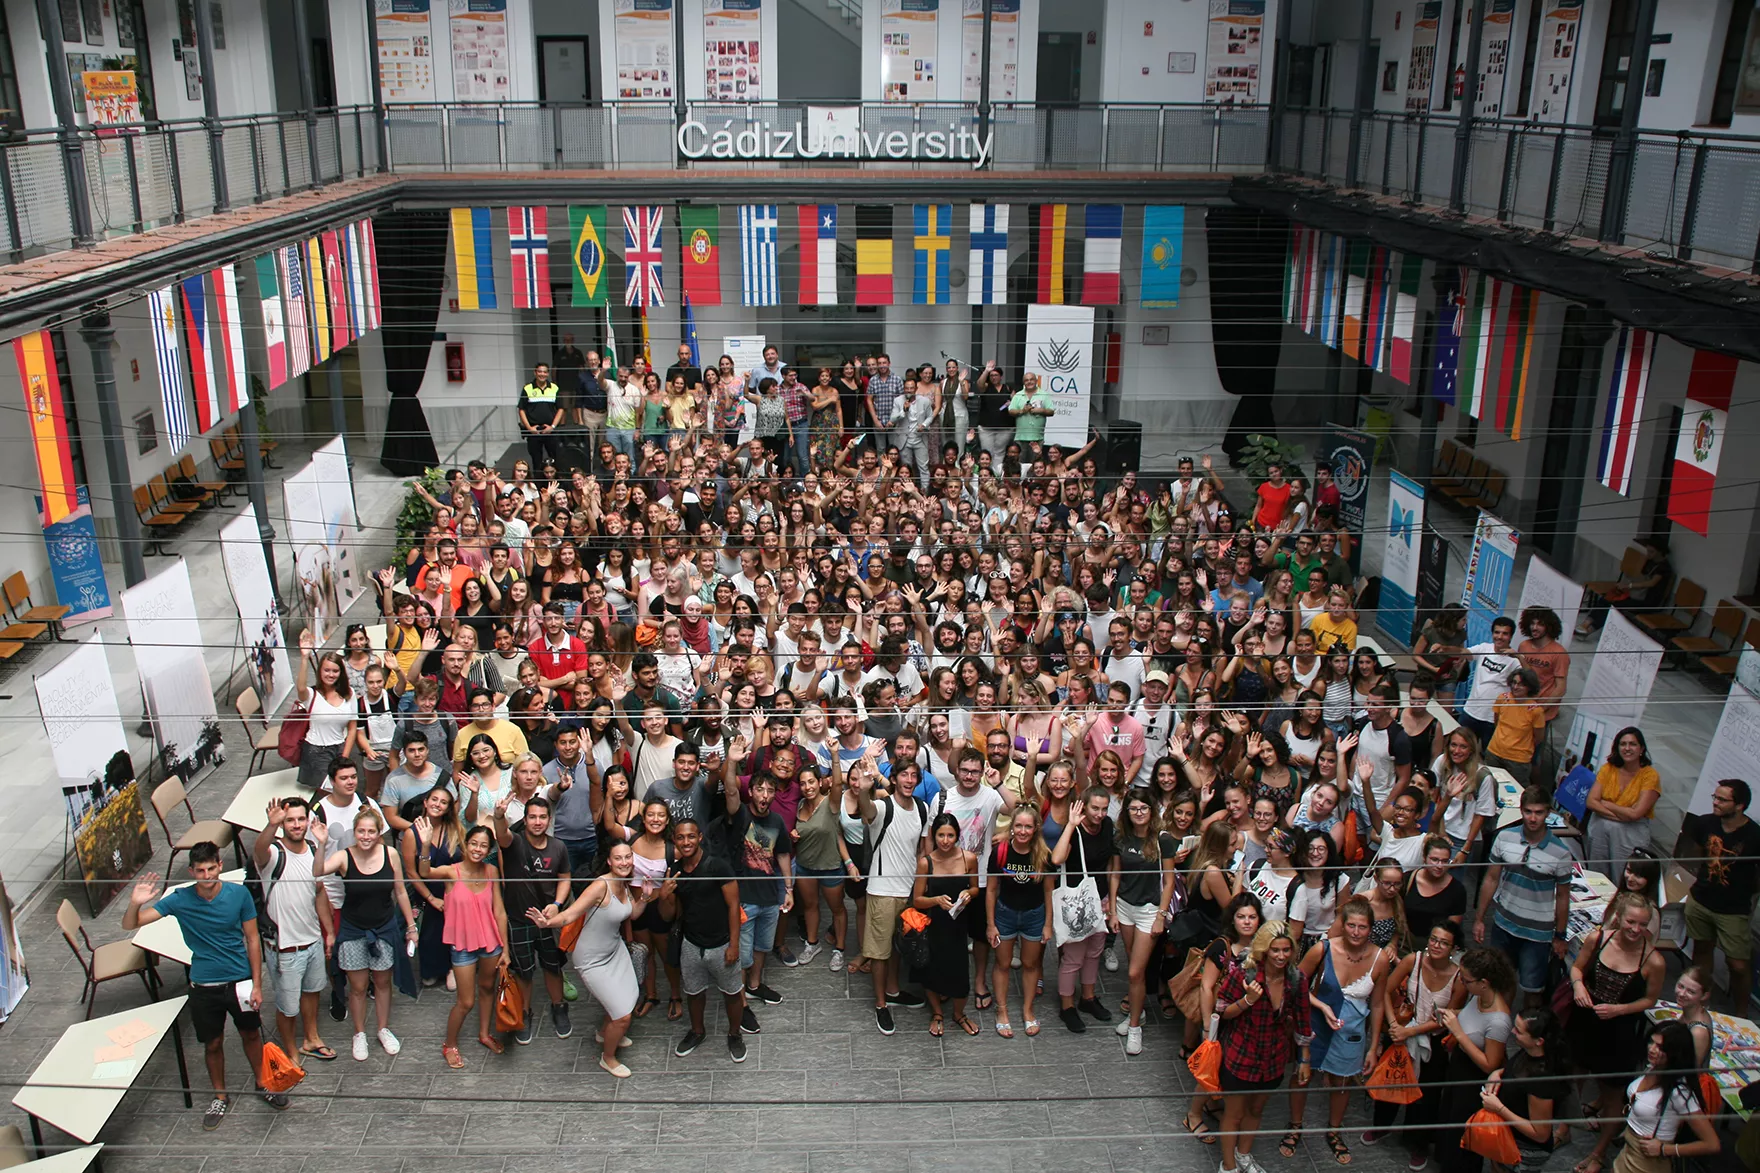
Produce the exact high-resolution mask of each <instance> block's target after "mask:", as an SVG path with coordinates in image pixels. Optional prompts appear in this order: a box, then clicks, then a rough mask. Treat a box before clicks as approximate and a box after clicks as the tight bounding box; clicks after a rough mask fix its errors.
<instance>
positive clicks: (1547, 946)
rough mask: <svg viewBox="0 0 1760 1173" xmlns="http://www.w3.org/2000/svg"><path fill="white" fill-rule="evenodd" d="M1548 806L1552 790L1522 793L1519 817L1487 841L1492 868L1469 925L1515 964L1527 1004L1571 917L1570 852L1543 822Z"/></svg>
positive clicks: (1559, 950)
mask: <svg viewBox="0 0 1760 1173" xmlns="http://www.w3.org/2000/svg"><path fill="white" fill-rule="evenodd" d="M1551 810H1552V794H1551V792H1550V791H1549V790H1547V789H1546V787H1544V786H1530V787H1528V788H1527V789H1526V790H1524V791H1522V821H1521V822H1519V823H1511V824H1510V825H1509V826H1507V827H1505V828H1503V829H1502V830H1501V831H1499V832H1498V833H1497V837H1496V838H1495V839H1493V840H1492V841H1491V861H1490V866H1489V867H1487V868H1486V869H1485V879H1484V881H1483V883H1482V884H1481V885H1480V888H1479V911H1478V914H1477V917H1476V919H1475V920H1474V923H1473V940H1474V941H1475V942H1477V943H1478V944H1481V945H1483V944H1489V945H1490V946H1491V947H1492V948H1494V949H1496V950H1498V951H1499V952H1502V953H1505V954H1507V955H1508V956H1509V958H1510V960H1512V961H1514V962H1515V964H1516V974H1517V978H1518V980H1519V982H1520V985H1521V987H1522V992H1523V994H1524V995H1526V997H1527V1000H1528V1003H1529V1005H1531V1006H1537V1005H1539V1004H1540V996H1541V991H1542V990H1544V989H1545V988H1546V968H1547V963H1548V961H1549V956H1557V957H1561V958H1562V957H1563V956H1564V954H1565V942H1566V932H1565V929H1566V925H1567V924H1568V923H1569V919H1570V897H1571V864H1572V859H1571V853H1570V849H1569V848H1567V847H1566V846H1565V845H1564V842H1563V841H1562V840H1560V839H1559V837H1558V836H1557V835H1554V834H1553V833H1552V831H1551V829H1550V828H1548V827H1547V825H1546V816H1547V814H1549V813H1550V812H1551ZM1487 918H1489V919H1490V921H1491V924H1490V926H1489V935H1488V934H1487V926H1486V920H1487Z"/></svg>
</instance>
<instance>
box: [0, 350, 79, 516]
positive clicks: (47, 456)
mask: <svg viewBox="0 0 1760 1173" xmlns="http://www.w3.org/2000/svg"><path fill="white" fill-rule="evenodd" d="M12 353H13V355H14V357H16V358H17V359H18V382H19V385H20V386H21V387H23V388H24V405H25V410H26V412H27V413H28V414H29V415H30V420H31V440H32V442H33V443H34V445H35V446H36V451H37V476H38V478H39V480H41V482H42V485H43V524H44V525H54V524H55V523H56V522H58V521H60V520H61V519H62V518H64V517H66V516H67V515H68V514H70V513H72V512H73V511H74V510H75V509H76V508H78V507H79V487H78V486H77V485H75V484H74V482H73V449H72V447H71V446H70V445H69V444H68V442H67V409H66V407H65V406H64V405H63V403H62V401H61V377H60V375H58V374H57V373H56V371H55V349H54V347H53V346H52V345H50V342H49V331H47V330H38V331H37V332H36V333H35V334H26V335H25V336H24V337H23V338H15V339H13V342H12Z"/></svg>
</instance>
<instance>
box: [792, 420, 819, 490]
mask: <svg viewBox="0 0 1760 1173" xmlns="http://www.w3.org/2000/svg"><path fill="white" fill-rule="evenodd" d="M788 451H789V462H790V463H791V464H793V465H794V475H795V477H796V479H799V478H800V477H804V476H806V475H807V473H808V472H810V471H812V468H813V448H812V441H811V439H810V438H809V437H808V435H807V421H806V420H804V419H803V420H802V421H801V422H800V423H798V424H795V425H794V440H793V442H791V443H790V444H789V446H788Z"/></svg>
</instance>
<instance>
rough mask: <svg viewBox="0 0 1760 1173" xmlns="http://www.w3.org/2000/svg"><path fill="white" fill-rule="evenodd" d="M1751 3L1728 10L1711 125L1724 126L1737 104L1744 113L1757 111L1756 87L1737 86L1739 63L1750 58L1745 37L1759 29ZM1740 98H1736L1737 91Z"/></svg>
mask: <svg viewBox="0 0 1760 1173" xmlns="http://www.w3.org/2000/svg"><path fill="white" fill-rule="evenodd" d="M1754 7H1755V6H1754V3H1753V0H1735V2H1734V3H1733V4H1731V5H1730V9H1729V26H1728V27H1727V28H1725V29H1724V30H1723V54H1722V56H1721V58H1720V59H1719V61H1718V63H1717V88H1716V89H1715V90H1713V91H1712V94H1711V116H1710V117H1709V118H1707V119H1706V120H1705V121H1706V122H1707V123H1708V124H1709V125H1711V126H1728V125H1729V123H1730V116H1731V115H1733V114H1734V113H1735V111H1736V107H1737V105H1738V102H1739V104H1740V105H1741V107H1742V108H1743V109H1744V110H1754V109H1760V86H1756V85H1753V84H1750V85H1748V86H1743V85H1741V80H1742V72H1743V71H1742V63H1743V60H1744V59H1750V60H1751V59H1752V58H1753V56H1754V54H1753V53H1752V52H1749V51H1747V50H1748V38H1749V36H1750V35H1751V34H1752V33H1754V32H1757V31H1760V28H1756V25H1757V24H1760V22H1756V21H1755V20H1754ZM1738 90H1740V91H1742V98H1741V99H1738V98H1737V91H1738Z"/></svg>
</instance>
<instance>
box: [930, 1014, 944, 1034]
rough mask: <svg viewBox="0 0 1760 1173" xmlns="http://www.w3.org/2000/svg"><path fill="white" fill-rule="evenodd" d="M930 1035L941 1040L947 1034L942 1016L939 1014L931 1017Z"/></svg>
mask: <svg viewBox="0 0 1760 1173" xmlns="http://www.w3.org/2000/svg"><path fill="white" fill-rule="evenodd" d="M929 1033H930V1034H931V1035H933V1036H935V1037H936V1038H940V1037H941V1036H942V1035H943V1034H945V1033H946V1028H945V1027H943V1026H942V1025H941V1016H940V1015H939V1014H931V1015H930V1016H929Z"/></svg>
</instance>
